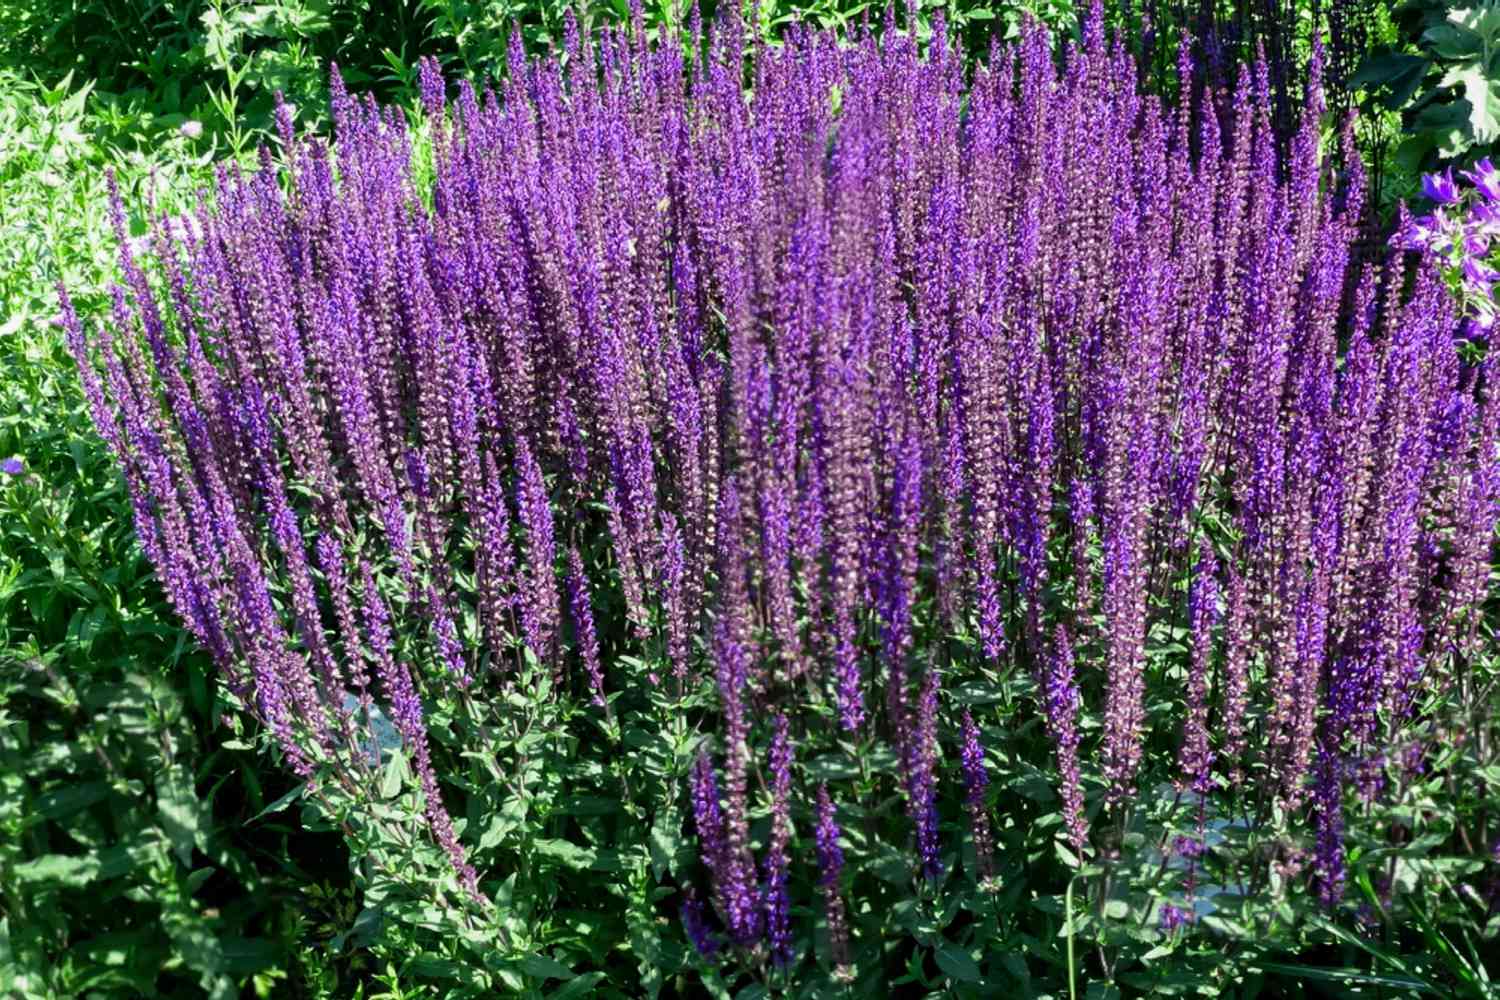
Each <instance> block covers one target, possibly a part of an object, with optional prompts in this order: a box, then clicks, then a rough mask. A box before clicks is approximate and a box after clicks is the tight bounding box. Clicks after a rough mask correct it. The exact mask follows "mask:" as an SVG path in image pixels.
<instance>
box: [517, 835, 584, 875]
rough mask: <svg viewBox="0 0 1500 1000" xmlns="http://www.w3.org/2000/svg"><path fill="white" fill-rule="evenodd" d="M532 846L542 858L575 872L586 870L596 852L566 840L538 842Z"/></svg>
mask: <svg viewBox="0 0 1500 1000" xmlns="http://www.w3.org/2000/svg"><path fill="white" fill-rule="evenodd" d="M532 846H533V847H534V848H535V849H536V852H537V854H539V855H541V856H542V857H544V858H553V859H554V860H556V861H558V862H561V863H562V864H563V866H565V867H567V868H572V869H574V870H576V871H583V870H585V869H587V868H588V867H589V866H590V865H592V864H593V863H594V859H595V857H597V854H596V852H594V851H592V850H590V849H589V848H587V847H579V846H578V845H577V844H575V843H573V842H572V841H568V840H538V841H536V842H535V843H534V844H533V845H532Z"/></svg>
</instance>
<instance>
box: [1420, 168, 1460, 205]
mask: <svg viewBox="0 0 1500 1000" xmlns="http://www.w3.org/2000/svg"><path fill="white" fill-rule="evenodd" d="M1422 193H1423V194H1424V195H1426V196H1427V197H1428V198H1429V199H1431V200H1432V201H1435V202H1437V203H1438V204H1440V205H1456V204H1458V201H1459V193H1458V184H1456V183H1455V182H1454V180H1453V168H1452V167H1449V168H1448V169H1447V170H1444V171H1443V172H1442V173H1440V174H1423V175H1422Z"/></svg>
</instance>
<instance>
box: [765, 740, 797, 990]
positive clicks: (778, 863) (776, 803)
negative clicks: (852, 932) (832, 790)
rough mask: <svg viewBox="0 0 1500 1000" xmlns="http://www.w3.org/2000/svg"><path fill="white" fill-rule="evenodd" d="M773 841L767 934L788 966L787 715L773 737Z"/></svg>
mask: <svg viewBox="0 0 1500 1000" xmlns="http://www.w3.org/2000/svg"><path fill="white" fill-rule="evenodd" d="M769 763H770V772H771V844H770V847H769V848H768V849H767V851H766V862H765V869H766V890H765V909H766V937H767V939H768V941H769V943H770V946H771V961H773V962H775V963H776V964H777V965H778V966H786V965H788V964H789V963H790V962H791V961H792V959H793V958H794V957H795V953H794V952H793V951H792V927H791V901H790V899H789V898H788V897H787V873H788V871H789V869H790V861H789V859H788V857H787V849H788V848H789V846H790V844H791V839H792V821H791V815H790V813H791V795H792V747H791V741H790V739H789V738H788V735H787V720H786V716H785V715H778V716H777V717H776V731H775V735H774V736H773V737H772V739H771V753H770V762H769Z"/></svg>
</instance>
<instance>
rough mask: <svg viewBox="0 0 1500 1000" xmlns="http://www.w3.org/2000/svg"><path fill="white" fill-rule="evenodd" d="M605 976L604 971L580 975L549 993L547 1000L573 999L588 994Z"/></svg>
mask: <svg viewBox="0 0 1500 1000" xmlns="http://www.w3.org/2000/svg"><path fill="white" fill-rule="evenodd" d="M603 978H604V973H602V972H590V973H588V974H587V975H582V976H579V977H578V978H576V979H574V980H572V981H570V982H568V983H567V984H566V985H565V986H563V987H562V988H561V989H558V990H554V991H553V992H551V993H548V994H547V1000H573V998H574V997H581V996H585V995H588V992H589V991H590V990H592V989H593V988H594V987H595V986H596V985H598V983H599V981H600V980H601V979H603Z"/></svg>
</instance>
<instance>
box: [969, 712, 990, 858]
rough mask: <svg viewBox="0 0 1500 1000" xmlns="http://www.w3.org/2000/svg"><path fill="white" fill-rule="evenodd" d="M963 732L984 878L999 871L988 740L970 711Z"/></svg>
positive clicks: (971, 809) (976, 848)
mask: <svg viewBox="0 0 1500 1000" xmlns="http://www.w3.org/2000/svg"><path fill="white" fill-rule="evenodd" d="M963 736H964V743H963V750H962V761H963V772H964V789H965V796H964V803H965V805H966V806H968V809H969V823H970V828H971V830H972V831H973V834H974V858H975V863H976V866H977V868H978V875H979V878H980V880H981V881H983V880H985V879H989V878H993V877H994V874H995V835H994V833H993V832H992V831H991V828H990V817H989V811H988V808H987V806H986V805H985V801H984V791H985V789H986V788H988V787H989V783H990V776H989V769H988V768H987V767H986V766H985V763H984V744H983V743H981V742H980V738H979V727H978V726H976V725H975V724H974V718H973V716H971V715H970V714H969V713H968V712H967V711H965V712H964V717H963Z"/></svg>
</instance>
